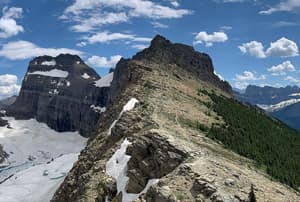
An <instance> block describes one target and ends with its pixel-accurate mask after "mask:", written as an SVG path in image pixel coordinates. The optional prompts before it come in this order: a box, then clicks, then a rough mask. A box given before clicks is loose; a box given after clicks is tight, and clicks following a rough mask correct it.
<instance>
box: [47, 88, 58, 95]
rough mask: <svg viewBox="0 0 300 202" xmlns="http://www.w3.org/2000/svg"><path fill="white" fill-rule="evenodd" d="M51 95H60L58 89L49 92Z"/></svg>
mask: <svg viewBox="0 0 300 202" xmlns="http://www.w3.org/2000/svg"><path fill="white" fill-rule="evenodd" d="M49 94H50V95H58V94H59V91H58V90H57V89H51V90H49Z"/></svg>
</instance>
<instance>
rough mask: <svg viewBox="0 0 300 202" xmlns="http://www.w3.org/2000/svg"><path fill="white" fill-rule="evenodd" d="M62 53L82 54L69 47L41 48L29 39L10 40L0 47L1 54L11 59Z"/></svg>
mask: <svg viewBox="0 0 300 202" xmlns="http://www.w3.org/2000/svg"><path fill="white" fill-rule="evenodd" d="M61 53H70V54H74V55H81V54H82V52H80V51H78V50H74V49H68V48H41V47H39V46H37V45H35V44H33V43H31V42H29V41H14V42H9V43H7V44H4V45H3V46H2V48H1V49H0V56H2V57H5V58H8V59H10V60H23V59H28V58H32V57H36V56H40V55H49V56H57V55H59V54H61Z"/></svg>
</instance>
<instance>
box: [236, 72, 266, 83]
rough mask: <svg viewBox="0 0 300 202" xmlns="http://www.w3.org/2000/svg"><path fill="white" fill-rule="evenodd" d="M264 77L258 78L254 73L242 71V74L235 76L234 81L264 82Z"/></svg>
mask: <svg viewBox="0 0 300 202" xmlns="http://www.w3.org/2000/svg"><path fill="white" fill-rule="evenodd" d="M265 79H266V76H265V75H261V76H259V77H257V76H255V73H253V72H250V71H244V72H243V74H236V75H235V80H236V81H257V80H265Z"/></svg>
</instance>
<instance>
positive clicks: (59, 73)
mask: <svg viewBox="0 0 300 202" xmlns="http://www.w3.org/2000/svg"><path fill="white" fill-rule="evenodd" d="M27 74H29V75H41V76H48V77H57V78H67V77H68V76H69V72H67V71H63V70H59V69H51V70H50V71H35V72H29V73H27Z"/></svg>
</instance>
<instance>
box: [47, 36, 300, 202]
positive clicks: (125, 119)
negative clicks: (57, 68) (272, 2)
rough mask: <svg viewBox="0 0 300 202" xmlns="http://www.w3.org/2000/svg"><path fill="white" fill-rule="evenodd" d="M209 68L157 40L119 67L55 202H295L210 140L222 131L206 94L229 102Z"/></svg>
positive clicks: (203, 59)
mask: <svg viewBox="0 0 300 202" xmlns="http://www.w3.org/2000/svg"><path fill="white" fill-rule="evenodd" d="M191 56H193V57H191ZM211 64H212V63H211V60H210V59H209V57H208V56H207V55H205V54H201V53H198V52H195V51H194V50H193V48H192V47H188V46H185V45H181V44H172V43H171V42H169V41H168V40H166V39H164V38H163V37H161V36H157V37H155V38H154V39H153V41H152V42H151V47H150V48H148V49H146V50H144V51H142V52H141V53H138V54H137V55H136V56H134V57H133V59H130V60H121V61H120V62H119V63H118V64H117V67H116V70H115V74H114V78H113V81H112V87H111V90H112V92H111V95H110V104H109V106H108V110H107V111H106V112H105V113H104V114H103V116H102V117H101V118H100V120H99V122H98V126H97V131H96V132H95V133H94V134H93V135H92V137H91V138H90V140H89V142H88V145H87V147H86V148H85V149H84V150H83V151H82V152H81V154H80V156H79V161H78V162H77V163H76V164H75V165H74V167H73V169H72V170H71V172H70V173H69V175H68V176H67V177H66V179H65V181H64V183H63V184H62V185H61V187H60V188H59V189H58V190H57V192H56V194H55V196H54V197H53V199H52V201H53V202H65V201H101V202H102V201H140V202H142V201H149V202H150V201H151V202H152V201H157V202H160V201H166V202H167V201H170V202H171V201H174V202H175V201H247V200H248V197H249V195H251V194H252V195H253V194H255V196H256V198H257V200H258V201H299V200H300V196H299V193H297V192H296V191H293V190H292V189H291V188H289V187H287V186H285V185H282V184H280V183H278V182H276V181H274V180H272V179H271V178H270V177H269V176H268V175H267V174H265V172H263V171H261V170H259V169H258V168H257V167H256V165H255V163H254V162H253V161H251V160H249V159H246V158H243V157H241V156H239V155H237V154H235V153H233V152H231V151H230V150H228V149H226V148H224V147H223V145H222V144H221V143H218V142H216V141H213V140H212V139H210V138H208V137H207V134H208V132H209V131H210V128H215V127H216V126H217V125H219V126H220V127H222V126H224V124H226V119H225V118H224V117H222V116H223V115H222V114H219V113H217V112H216V111H214V110H213V106H214V105H213V103H214V102H215V101H214V99H213V98H212V97H211V96H210V93H213V94H214V95H216V96H218V97H222V98H224V99H229V97H231V88H230V86H229V85H228V84H227V83H226V82H223V81H221V80H219V79H218V78H217V76H215V75H214V74H213V67H212V65H211ZM199 89H201V91H199ZM204 90H205V91H204ZM224 90H225V91H224ZM207 91H208V92H210V93H204V92H207ZM229 107H230V106H229ZM244 107H246V106H244ZM256 114H257V116H260V115H261V114H259V113H256ZM254 122H255V123H256V124H259V123H258V121H257V120H254ZM271 124H274V125H275V124H279V125H280V123H275V122H274V121H272V120H271ZM288 132H289V133H290V131H288ZM261 135H263V134H261ZM293 137H294V136H293ZM242 138H243V137H241V139H242ZM225 145H226V144H225ZM297 159H299V157H297ZM294 160H296V159H294ZM251 187H252V188H251ZM251 190H252V191H251Z"/></svg>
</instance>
